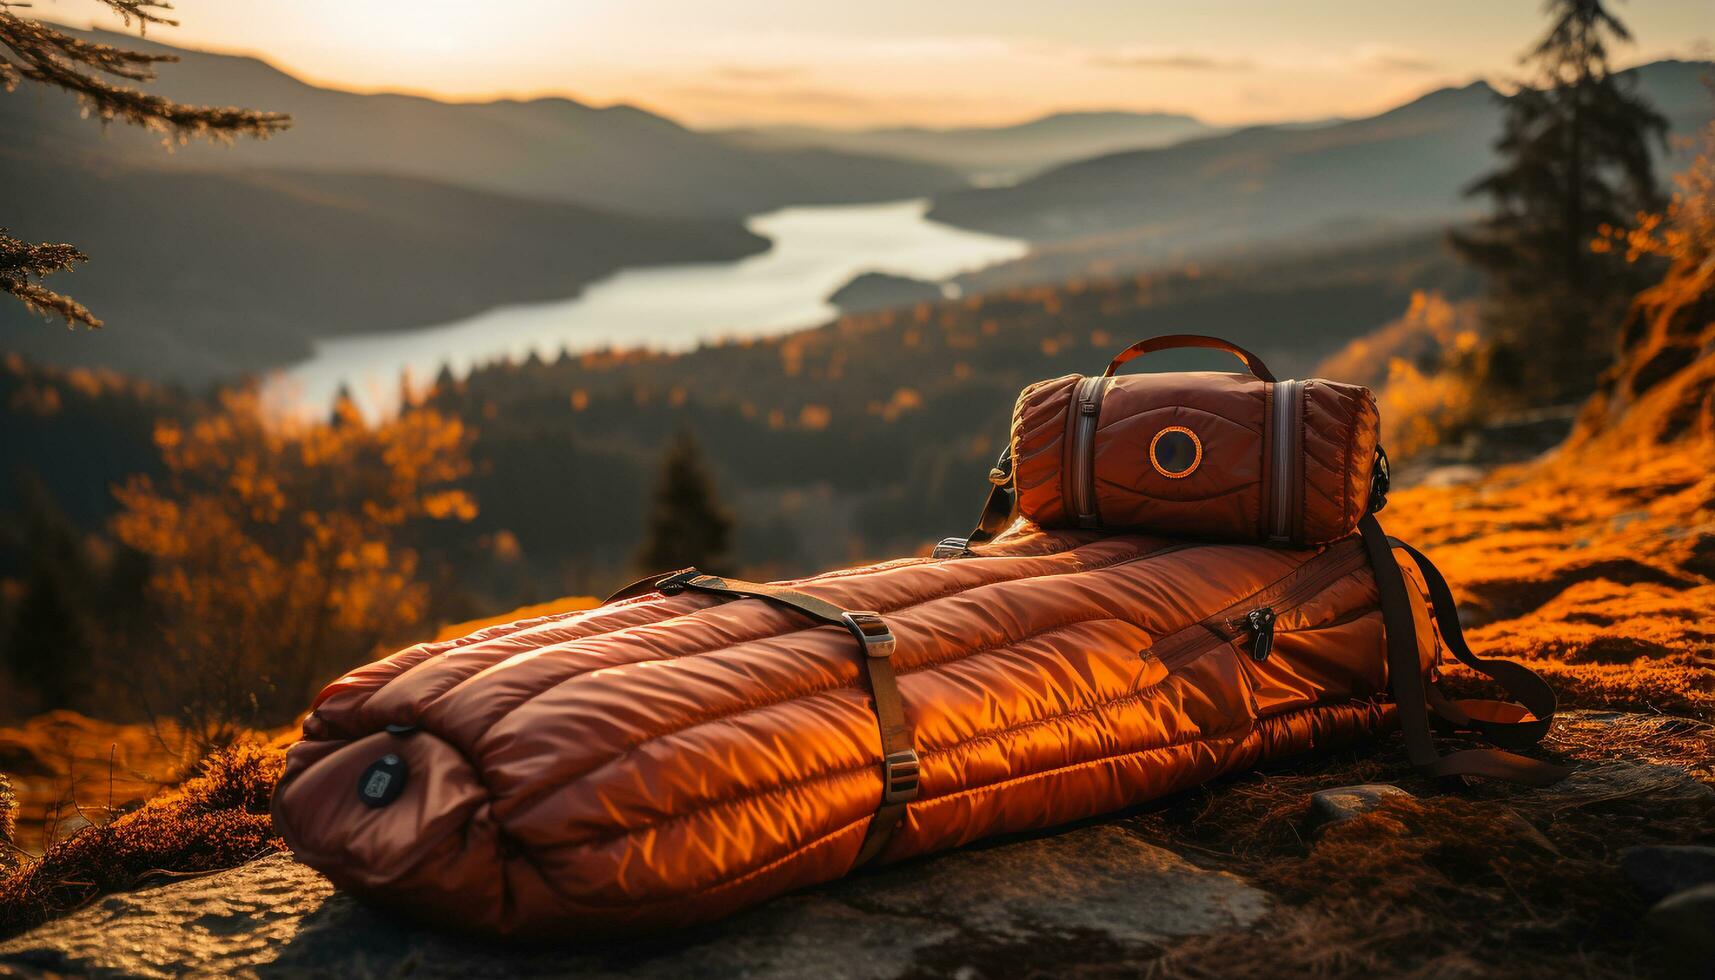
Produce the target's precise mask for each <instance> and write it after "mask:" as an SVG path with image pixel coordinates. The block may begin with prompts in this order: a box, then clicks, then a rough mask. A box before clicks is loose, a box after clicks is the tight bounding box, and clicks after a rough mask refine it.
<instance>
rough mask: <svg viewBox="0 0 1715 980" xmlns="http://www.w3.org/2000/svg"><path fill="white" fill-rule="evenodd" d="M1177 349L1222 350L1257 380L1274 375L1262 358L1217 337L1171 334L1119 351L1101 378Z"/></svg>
mask: <svg viewBox="0 0 1715 980" xmlns="http://www.w3.org/2000/svg"><path fill="white" fill-rule="evenodd" d="M1179 347H1204V348H1208V349H1209V350H1224V351H1226V352H1227V353H1229V354H1231V355H1233V356H1234V357H1236V358H1238V359H1239V360H1241V361H1243V362H1244V364H1245V367H1246V368H1248V369H1250V373H1252V374H1254V375H1256V376H1257V377H1258V378H1261V379H1262V380H1264V381H1273V380H1274V373H1273V372H1272V371H1270V370H1269V369H1268V365H1266V364H1264V363H1263V362H1262V358H1260V357H1258V356H1256V355H1255V354H1252V353H1251V352H1250V351H1248V350H1245V349H1244V348H1243V347H1240V346H1239V345H1238V344H1234V343H1229V342H1228V341H1225V340H1222V339H1221V338H1219V337H1205V336H1203V335H1202V334H1196V333H1172V334H1166V335H1163V336H1160V337H1151V338H1149V339H1148V340H1140V341H1138V342H1137V343H1135V344H1132V345H1131V346H1130V347H1127V348H1126V349H1125V350H1122V351H1120V352H1119V353H1118V354H1115V355H1114V359H1113V360H1112V361H1110V362H1109V363H1108V369H1107V370H1106V371H1103V372H1102V377H1104V378H1111V377H1113V375H1114V372H1115V371H1117V370H1119V366H1120V365H1121V364H1124V363H1126V362H1127V361H1130V360H1134V359H1136V358H1139V357H1142V356H1143V355H1145V354H1153V353H1155V352H1156V351H1161V350H1174V349H1175V348H1179Z"/></svg>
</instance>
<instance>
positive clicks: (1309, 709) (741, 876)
mask: <svg viewBox="0 0 1715 980" xmlns="http://www.w3.org/2000/svg"><path fill="white" fill-rule="evenodd" d="M1348 703H1349V702H1348ZM1359 703H1364V702H1359ZM1341 706H1343V705H1327V706H1324V705H1321V704H1313V705H1308V706H1306V707H1304V708H1301V709H1299V710H1298V711H1296V712H1291V713H1289V714H1281V715H1274V716H1272V717H1271V719H1270V722H1271V723H1273V724H1280V723H1281V722H1280V721H1279V719H1285V718H1289V717H1291V716H1292V715H1294V714H1298V713H1306V714H1308V713H1313V712H1317V711H1326V710H1329V708H1334V707H1341ZM1256 727H1257V725H1256V724H1253V725H1252V726H1251V730H1252V731H1254V730H1255V729H1256ZM1250 734H1251V732H1246V733H1245V734H1244V735H1225V736H1215V737H1212V738H1194V739H1185V740H1182V741H1177V742H1170V743H1167V744H1164V745H1157V746H1152V747H1150V748H1145V749H1134V750H1131V751H1127V752H1121V753H1116V754H1114V755H1109V756H1103V757H1099V758H1095V759H1088V760H1085V761H1083V762H1077V763H1071V764H1069V765H1065V766H1060V767H1057V768H1054V769H1044V770H1042V771H1041V772H1034V773H1026V774H1024V775H1021V776H1014V777H1010V778H1008V779H1004V780H999V781H997V782H993V783H985V784H984V785H982V786H971V787H966V788H965V789H962V790H959V791H957V792H954V793H948V794H946V795H944V796H936V797H932V798H929V799H923V800H916V801H913V802H912V803H910V804H908V805H907V809H906V813H907V816H909V814H910V808H911V807H913V806H917V805H918V804H923V805H925V806H926V805H928V804H931V803H939V802H940V801H942V800H955V799H958V798H960V797H963V796H966V795H969V794H971V793H975V792H979V791H982V790H987V789H993V788H995V787H998V786H1006V785H1010V784H1013V783H1018V782H1025V781H1028V780H1033V779H1044V778H1047V777H1050V776H1056V775H1060V774H1062V773H1066V772H1071V771H1074V770H1077V769H1085V768H1089V767H1091V766H1099V765H1106V764H1112V763H1114V762H1118V761H1121V760H1123V759H1128V758H1131V757H1133V756H1139V755H1149V754H1152V753H1157V752H1167V751H1171V750H1173V749H1177V748H1183V747H1185V746H1188V745H1196V744H1199V743H1202V744H1215V743H1228V744H1232V743H1242V742H1243V741H1244V739H1245V738H1248V737H1249V736H1250ZM873 816H874V814H872V813H866V814H864V816H863V817H861V818H860V819H858V820H854V821H852V822H850V823H847V824H844V825H843V826H841V827H839V828H838V829H836V830H833V831H830V832H828V833H826V834H823V835H821V836H819V837H817V838H815V839H814V840H811V841H810V842H808V843H806V844H803V845H800V846H798V847H795V848H792V849H791V850H789V851H787V852H786V853H785V854H784V855H782V856H781V857H778V858H774V859H772V860H769V861H767V862H765V863H763V864H760V865H758V866H757V867H755V868H752V869H750V870H748V871H740V872H735V873H733V874H732V875H730V876H729V877H728V878H726V879H719V880H717V881H715V882H713V883H712V884H710V885H708V886H706V887H704V888H702V889H699V890H698V891H695V892H691V893H689V894H686V895H675V896H670V897H667V898H659V899H650V900H648V901H646V902H633V901H625V902H615V903H591V902H575V904H579V905H583V906H585V907H588V908H635V907H638V906H640V905H657V904H662V903H666V902H682V901H686V900H688V899H691V898H694V897H698V896H706V895H710V894H713V893H714V892H716V891H719V890H720V889H723V888H727V887H730V886H734V885H737V884H739V883H741V882H743V881H746V880H749V879H750V878H752V877H755V876H756V875H759V874H766V873H767V872H768V871H770V870H772V869H773V868H775V867H778V866H779V865H780V864H781V863H782V862H785V861H788V860H791V859H792V858H795V857H796V856H798V855H799V854H802V853H803V852H805V851H807V850H810V849H812V848H815V847H818V846H820V845H821V844H823V843H825V842H826V841H828V840H829V839H830V838H833V837H837V836H839V835H840V834H844V833H847V832H848V831H850V830H851V829H852V828H853V827H855V826H857V825H859V824H863V823H867V822H868V821H869V820H870V819H871V818H872V817H873ZM585 846H586V845H585V843H584V842H582V841H580V842H577V843H576V844H562V845H561V846H560V847H556V848H553V849H552V850H560V849H563V848H571V847H577V848H583V847H585ZM560 894H563V893H560Z"/></svg>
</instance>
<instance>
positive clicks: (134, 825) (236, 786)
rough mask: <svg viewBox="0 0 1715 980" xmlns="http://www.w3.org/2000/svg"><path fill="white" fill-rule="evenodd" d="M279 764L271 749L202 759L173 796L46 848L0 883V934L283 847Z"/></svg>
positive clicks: (239, 748)
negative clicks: (275, 796) (276, 810)
mask: <svg viewBox="0 0 1715 980" xmlns="http://www.w3.org/2000/svg"><path fill="white" fill-rule="evenodd" d="M284 765H285V755H284V753H283V752H282V751H281V750H280V749H279V748H278V747H277V746H269V745H263V744H261V743H260V742H245V743H240V744H238V745H234V746H233V747H231V748H228V749H224V750H222V751H220V752H217V753H215V754H214V755H212V756H210V757H209V758H207V759H205V760H203V762H202V764H201V775H199V776H197V777H196V778H193V779H190V780H187V781H186V782H185V783H184V784H183V785H182V786H180V787H179V788H178V789H177V790H176V791H174V792H172V793H169V794H166V795H163V796H159V797H156V798H155V799H153V800H150V801H149V802H148V803H145V804H143V806H142V808H141V809H139V810H137V811H135V812H133V813H128V814H126V815H124V816H121V817H119V818H118V819H116V820H114V821H112V822H111V823H107V824H104V825H101V826H90V827H86V828H84V829H83V830H82V831H80V832H78V833H77V834H75V835H73V836H72V837H70V838H68V839H66V840H64V841H60V842H59V843H56V844H54V845H53V846H51V847H49V848H48V850H47V853H45V854H44V855H43V856H42V859H41V860H40V861H36V862H34V863H31V864H28V865H26V866H24V867H22V868H20V869H18V870H16V871H13V872H11V873H10V874H7V875H6V876H5V877H0V937H5V936H9V935H13V934H16V933H19V932H22V931H24V930H25V929H29V928H31V927H33V926H35V925H38V924H39V923H41V922H44V921H46V920H47V919H49V918H52V917H54V916H56V915H63V914H65V913H66V912H69V911H71V910H72V909H75V908H77V907H79V906H81V905H84V904H86V903H88V902H90V901H92V900H94V899H96V898H98V897H100V896H102V895H105V894H107V893H109V892H114V891H120V890H124V889H128V888H135V887H137V886H139V885H141V884H143V883H145V882H147V881H149V880H150V879H152V878H156V877H160V876H177V875H184V874H187V873H197V872H205V871H217V870H221V869H224V868H230V867H235V866H237V865H239V864H243V863H244V862H245V861H249V860H251V859H253V858H256V857H258V856H260V855H263V854H266V853H269V852H270V851H274V850H278V849H279V848H280V847H282V846H283V845H282V844H281V842H280V840H279V839H278V838H276V837H275V836H274V830H273V822H272V820H271V819H270V818H269V816H268V799H269V796H270V794H272V793H273V790H274V784H275V782H277V781H278V780H279V778H280V772H281V769H282V768H283V767H284Z"/></svg>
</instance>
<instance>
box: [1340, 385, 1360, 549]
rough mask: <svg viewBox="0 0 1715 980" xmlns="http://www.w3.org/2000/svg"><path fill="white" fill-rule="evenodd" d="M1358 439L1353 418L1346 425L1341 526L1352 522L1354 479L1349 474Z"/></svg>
mask: <svg viewBox="0 0 1715 980" xmlns="http://www.w3.org/2000/svg"><path fill="white" fill-rule="evenodd" d="M1348 414H1350V413H1348ZM1357 441H1358V423H1357V420H1356V419H1352V420H1350V422H1349V424H1347V426H1346V455H1345V457H1344V459H1345V462H1346V465H1345V466H1344V467H1343V468H1342V470H1341V476H1342V477H1343V479H1341V480H1340V526H1341V527H1346V526H1349V525H1350V524H1351V523H1352V513H1351V509H1352V479H1351V477H1350V476H1349V474H1350V473H1351V472H1352V466H1353V462H1352V447H1353V446H1354V445H1356V444H1357Z"/></svg>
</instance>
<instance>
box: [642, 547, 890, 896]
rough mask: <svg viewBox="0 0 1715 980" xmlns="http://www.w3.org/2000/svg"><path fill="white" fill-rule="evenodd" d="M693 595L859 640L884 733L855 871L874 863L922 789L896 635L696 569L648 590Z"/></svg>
mask: <svg viewBox="0 0 1715 980" xmlns="http://www.w3.org/2000/svg"><path fill="white" fill-rule="evenodd" d="M636 588H638V583H633V584H632V585H629V586H626V588H624V589H621V590H620V591H619V592H618V593H615V595H616V596H619V597H621V598H626V597H628V596H627V593H628V592H631V590H633V589H636ZM687 590H690V591H695V592H708V593H711V594H714V595H719V596H725V597H727V598H736V599H761V600H763V601H765V602H772V603H775V604H777V605H782V606H785V607H787V608H789V609H792V610H795V611H797V612H799V613H802V614H803V615H805V616H808V617H809V618H810V619H813V620H815V621H817V622H820V623H827V624H829V625H831V626H838V627H841V628H842V629H844V630H846V631H847V632H848V633H850V634H851V635H852V637H853V638H854V639H856V640H857V641H858V646H859V648H860V649H861V650H862V651H863V654H864V658H863V665H864V672H865V673H866V674H867V675H868V678H869V690H870V697H871V700H872V702H873V703H874V706H875V720H876V727H877V728H878V729H879V730H880V732H881V803H880V804H879V805H878V806H877V807H876V811H875V815H874V816H873V817H871V818H870V821H869V829H868V830H866V831H865V832H864V839H863V843H862V844H861V845H859V847H858V855H857V860H855V861H854V862H853V863H852V867H853V868H857V867H859V866H861V865H863V864H865V863H867V862H869V861H870V860H871V859H872V858H874V857H875V856H876V855H877V854H880V853H881V850H882V848H883V847H885V846H886V845H887V841H888V839H889V838H891V837H892V835H893V831H894V829H895V828H896V827H898V826H899V821H900V819H901V818H903V817H904V816H905V807H906V804H908V803H910V802H911V801H912V800H913V799H916V797H917V791H918V787H919V775H920V762H919V760H918V757H917V750H916V748H915V747H914V746H913V745H912V732H911V725H910V723H909V722H908V721H906V719H905V701H904V699H903V698H901V697H900V696H899V680H898V677H897V676H896V675H895V674H894V671H893V661H892V660H891V659H890V658H891V657H892V655H893V649H894V642H895V641H894V637H893V631H892V630H890V629H888V627H887V623H886V621H884V620H883V619H882V618H881V615H880V614H879V613H873V612H867V611H862V610H847V609H842V608H840V607H839V606H836V605H834V604H833V603H831V602H828V601H826V600H824V599H818V598H816V597H815V596H813V595H808V594H806V593H803V592H799V591H797V590H795V589H788V588H784V587H782V586H778V585H771V584H768V583H765V582H746V581H743V580H740V579H730V578H723V577H722V576H719V575H705V574H703V573H701V572H699V571H697V570H696V569H694V568H687V569H684V570H682V571H678V572H674V573H673V574H671V575H668V576H666V577H665V578H660V577H656V578H654V579H652V580H651V581H650V584H649V586H648V588H647V589H645V590H644V591H645V592H649V591H659V592H661V593H662V594H663V595H676V594H678V593H680V592H684V591H687ZM632 594H640V593H632ZM609 601H612V600H611V599H610V600H609Z"/></svg>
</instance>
